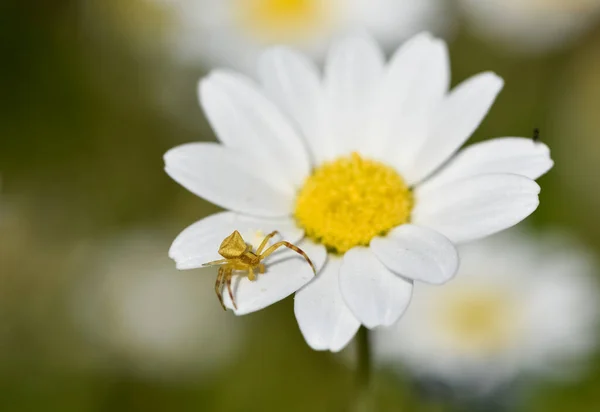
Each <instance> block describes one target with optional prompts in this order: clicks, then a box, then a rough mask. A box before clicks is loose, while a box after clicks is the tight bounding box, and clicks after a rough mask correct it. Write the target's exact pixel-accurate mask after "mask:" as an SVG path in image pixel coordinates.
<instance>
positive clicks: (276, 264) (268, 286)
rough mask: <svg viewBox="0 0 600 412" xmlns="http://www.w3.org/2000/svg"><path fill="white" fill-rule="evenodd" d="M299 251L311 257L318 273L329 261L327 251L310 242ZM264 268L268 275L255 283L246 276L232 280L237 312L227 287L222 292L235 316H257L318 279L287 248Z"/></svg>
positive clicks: (259, 277)
mask: <svg viewBox="0 0 600 412" xmlns="http://www.w3.org/2000/svg"><path fill="white" fill-rule="evenodd" d="M298 247H300V248H301V249H302V250H303V251H304V252H305V253H306V254H307V255H308V257H309V258H310V260H311V261H312V262H313V264H314V265H315V267H316V268H317V271H318V270H320V269H321V267H322V266H323V264H324V263H325V260H326V258H327V251H326V250H325V247H323V246H321V245H316V244H314V243H312V242H308V241H307V242H302V243H300V244H298ZM264 264H265V265H266V267H267V271H266V272H265V273H262V274H258V275H257V278H256V280H255V281H253V282H252V281H250V280H248V278H247V277H245V276H234V278H233V279H232V291H233V297H234V299H235V302H236V304H237V309H234V307H233V304H232V303H231V299H230V297H229V293H228V292H227V287H225V288H224V289H223V303H224V304H225V306H226V307H227V308H229V309H231V310H233V311H234V312H235V314H236V315H246V314H248V313H251V312H256V311H257V310H260V309H264V308H266V307H267V306H269V305H272V304H273V303H275V302H279V301H280V300H282V299H285V298H286V297H288V296H289V295H291V294H292V293H294V292H296V291H297V290H298V289H300V288H301V287H302V286H304V285H306V284H307V283H308V282H310V281H311V280H313V279H314V277H315V275H314V273H313V271H312V269H311V267H310V265H309V264H308V263H307V262H306V260H305V259H304V258H303V257H302V256H300V255H299V254H298V253H296V252H294V251H292V250H290V249H287V248H281V249H280V250H279V251H277V252H275V253H274V254H273V255H272V256H271V257H268V258H267V259H265V260H264ZM317 273H318V272H317Z"/></svg>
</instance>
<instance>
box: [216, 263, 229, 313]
mask: <svg viewBox="0 0 600 412" xmlns="http://www.w3.org/2000/svg"><path fill="white" fill-rule="evenodd" d="M224 273H225V271H224V269H223V267H220V268H219V274H218V275H217V282H216V283H215V292H216V293H217V298H219V303H221V306H222V307H223V310H227V308H226V307H225V305H224V304H223V296H222V286H223V275H224Z"/></svg>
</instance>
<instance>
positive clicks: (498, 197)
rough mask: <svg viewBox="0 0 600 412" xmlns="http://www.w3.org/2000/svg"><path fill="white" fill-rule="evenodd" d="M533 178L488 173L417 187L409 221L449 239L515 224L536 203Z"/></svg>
mask: <svg viewBox="0 0 600 412" xmlns="http://www.w3.org/2000/svg"><path fill="white" fill-rule="evenodd" d="M539 192H540V187H539V186H538V185H537V183H535V182H534V181H533V180H531V179H529V178H527V177H523V176H518V175H509V174H489V175H482V176H475V177H471V178H467V179H462V180H458V181H454V182H451V183H448V184H445V185H441V186H440V187H431V188H428V187H423V188H421V187H418V188H417V190H416V191H415V208H414V209H413V213H412V222H413V223H415V224H417V225H421V226H426V227H429V228H432V229H434V230H436V231H438V232H440V233H442V234H443V235H445V236H446V237H448V238H449V239H450V240H451V241H452V242H454V243H457V242H467V241H470V240H474V239H478V238H482V237H485V236H488V235H491V234H493V233H496V232H499V231H501V230H504V229H507V228H509V227H511V226H514V225H516V224H517V223H519V222H520V221H521V220H523V219H525V218H526V217H527V216H529V215H530V214H531V213H533V211H534V210H535V209H536V208H537V206H538V204H539V200H538V194H539Z"/></svg>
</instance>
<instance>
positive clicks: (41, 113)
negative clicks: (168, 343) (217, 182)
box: [0, 0, 600, 412]
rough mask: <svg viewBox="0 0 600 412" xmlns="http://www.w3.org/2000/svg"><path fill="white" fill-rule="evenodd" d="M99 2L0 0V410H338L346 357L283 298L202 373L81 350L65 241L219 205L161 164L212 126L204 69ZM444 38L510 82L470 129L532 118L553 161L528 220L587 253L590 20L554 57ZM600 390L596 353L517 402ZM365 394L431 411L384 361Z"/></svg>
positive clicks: (591, 227)
mask: <svg viewBox="0 0 600 412" xmlns="http://www.w3.org/2000/svg"><path fill="white" fill-rule="evenodd" d="M111 4H113V3H110V2H108V3H106V7H104V8H103V10H104V12H103V13H101V14H100V15H94V16H92V17H93V19H92V20H89V19H87V20H86V19H83V20H82V19H81V18H80V17H81V15H82V8H83V7H84V6H85V3H80V2H75V1H74V0H55V1H53V2H44V1H41V0H4V1H3V2H2V4H1V5H0V38H2V39H3V41H2V43H1V44H2V45H1V46H0V47H1V49H0V52H1V55H2V65H1V66H0V71H1V76H0V85H1V88H0V90H2V99H0V171H1V176H2V194H1V196H0V199H2V203H3V204H6V205H8V207H9V208H12V209H18V211H19V212H18V216H19V219H18V221H17V222H12V223H10V224H8V225H7V226H1V227H2V230H0V258H1V261H0V263H1V267H0V410H2V411H4V412H12V411H19V412H22V411H41V410H43V411H47V412H51V411H60V412H69V411H73V412H75V411H77V412H82V411H90V412H91V411H138V410H139V411H142V410H151V411H172V410H175V411H216V410H222V411H246V410H261V411H268V410H272V411H304V410H311V411H313V412H317V411H332V410H344V405H346V402H347V400H348V399H349V396H350V394H351V393H352V391H353V376H352V370H350V369H349V368H348V367H347V363H346V362H340V360H339V359H338V358H336V357H334V356H332V355H331V354H327V353H317V352H314V351H312V350H310V349H309V348H308V346H307V345H306V344H305V343H304V341H303V340H302V337H301V335H300V333H299V331H298V329H297V325H296V323H295V320H294V318H293V316H292V304H291V300H290V299H288V300H287V301H285V302H282V303H280V304H278V305H275V306H274V307H271V308H269V309H267V310H265V311H262V312H261V313H257V314H255V315H252V316H251V318H252V320H251V324H252V329H251V330H252V332H251V334H250V335H249V336H248V338H247V341H245V342H243V343H242V344H243V349H242V355H241V356H240V357H239V359H237V360H236V362H235V363H234V364H233V366H229V367H227V368H226V369H224V370H223V371H222V373H220V374H219V375H218V376H216V377H215V378H214V379H212V380H210V381H205V380H204V379H201V378H200V377H197V378H196V377H191V378H190V377H188V378H187V379H186V380H181V381H177V380H175V381H170V380H165V381H161V380H151V379H144V378H139V377H136V375H135V374H131V373H127V372H124V371H122V370H110V369H109V370H105V371H102V372H97V371H90V370H89V368H85V367H83V366H82V365H84V364H85V363H86V362H85V359H83V358H84V356H85V355H84V354H85V353H89V348H87V349H86V350H83V349H82V348H84V347H85V346H86V342H85V341H83V340H82V339H81V338H80V337H78V336H77V334H76V333H75V331H74V328H73V325H72V324H71V323H70V321H69V319H70V318H69V316H68V311H69V305H67V304H66V296H67V293H68V290H69V285H70V284H71V283H72V282H74V279H75V278H76V276H77V274H76V273H71V272H70V271H69V269H68V267H67V263H66V262H67V260H68V256H69V254H70V253H71V251H72V250H73V248H75V247H76V245H77V243H78V242H79V241H80V240H81V239H93V238H97V237H100V236H104V235H108V234H111V233H114V232H118V231H122V230H127V229H134V228H137V227H143V226H148V225H152V226H160V227H163V228H166V230H167V231H168V232H169V233H170V234H172V236H173V237H174V236H175V235H176V234H177V233H178V232H179V230H181V229H182V228H183V227H185V226H186V225H187V224H190V223H191V222H193V221H195V220H197V219H199V218H200V217H202V216H205V215H207V214H210V213H213V212H214V211H216V210H217V209H216V207H214V206H212V205H210V204H208V203H207V202H205V201H203V200H201V199H199V198H197V197H195V196H193V195H191V194H190V193H188V192H187V191H185V190H183V189H182V188H180V187H179V186H178V185H177V184H175V183H174V182H172V181H171V180H170V179H169V178H168V177H167V176H166V175H165V174H164V172H163V170H162V169H163V164H162V155H163V153H164V152H165V151H166V150H167V149H169V148H170V147H172V146H175V145H177V144H180V143H184V142H189V141H194V140H212V139H214V137H213V134H212V132H211V131H210V129H209V128H208V126H207V124H206V121H205V119H204V118H203V116H202V114H201V111H200V109H199V108H197V103H196V97H195V84H196V81H197V78H199V77H200V76H201V75H202V74H203V72H202V71H201V70H200V69H194V68H180V67H176V66H173V65H172V64H170V63H169V61H168V59H166V57H165V56H163V55H161V53H160V52H157V51H151V50H141V51H140V50H139V49H137V48H136V44H135V42H132V41H130V39H131V30H133V29H134V28H132V27H127V25H128V24H129V23H132V22H131V21H129V20H125V21H122V20H119V19H118V18H116V17H115V15H114V14H111ZM113 5H114V4H113ZM90 26H93V27H90ZM450 49H451V58H452V72H453V82H454V83H458V82H460V81H462V80H464V79H465V78H467V77H468V76H470V75H472V74H475V73H477V72H480V71H483V70H494V71H496V72H497V73H498V74H499V75H500V76H502V77H503V78H504V79H505V82H506V86H505V89H504V91H503V93H502V94H501V96H500V98H499V99H498V101H497V103H496V105H495V106H494V108H493V110H492V111H491V113H490V115H489V116H488V117H487V119H486V120H485V121H484V123H483V124H482V126H481V127H480V128H479V130H478V131H477V132H476V135H475V136H474V138H473V139H472V141H477V140H482V139H486V138H489V137H495V136H500V135H514V136H529V135H531V134H532V130H533V128H535V127H539V128H540V130H541V138H542V140H544V141H545V142H546V143H548V144H549V145H550V147H551V148H554V152H553V157H554V159H555V160H556V162H557V164H556V167H555V169H554V170H553V171H552V172H551V173H550V174H548V175H547V176H546V177H544V178H543V179H541V182H540V183H541V186H542V187H543V191H542V196H541V204H542V206H541V207H540V209H539V210H538V211H537V212H536V213H535V215H534V216H533V217H532V218H530V219H529V220H530V221H531V222H532V223H533V224H535V225H537V226H545V225H550V226H561V227H567V228H570V229H572V230H573V231H574V232H575V233H576V234H577V235H579V236H580V237H581V238H582V239H583V240H584V241H586V242H587V243H588V244H589V245H590V246H592V247H593V248H594V250H595V251H597V252H600V219H598V217H597V210H598V207H599V206H600V191H599V190H598V188H599V187H598V184H597V182H596V176H597V173H598V169H597V165H598V164H599V162H600V144H599V143H598V142H599V141H598V137H599V136H600V118H599V116H598V114H597V113H598V109H597V108H598V104H599V103H600V86H599V84H600V70H599V69H600V53H599V52H598V50H600V30H596V31H595V32H593V33H592V34H590V35H588V36H587V37H585V38H584V39H583V40H582V41H581V42H579V43H578V44H576V45H575V46H574V47H572V48H571V49H569V50H566V51H563V52H560V53H555V54H553V55H549V56H539V57H530V56H523V55H519V56H516V55H512V54H510V53H508V52H499V51H497V50H495V49H494V48H490V47H489V46H488V45H487V44H485V43H483V42H481V41H479V40H478V39H477V38H475V37H474V36H472V35H470V34H469V33H468V32H466V31H465V30H459V33H458V36H457V38H456V39H455V40H454V41H453V42H452V43H451V44H450ZM165 96H167V97H165ZM165 99H166V100H165ZM167 103H168V104H167ZM166 106H168V107H169V109H166V108H165V107H166ZM594 139H595V140H594ZM3 213H4V214H6V213H5V211H3V210H2V209H0V217H1V216H2V215H3ZM165 253H166V250H165ZM229 315H230V314H223V315H222V316H229ZM599 389H600V359H599V358H596V359H595V360H594V361H593V362H592V361H590V371H589V374H588V375H587V376H586V378H585V379H584V380H583V381H578V382H571V383H554V384H551V383H541V384H539V385H538V386H537V387H536V391H535V393H534V395H533V396H531V397H529V398H528V402H527V408H526V410H528V411H564V410H569V411H586V412H587V411H591V410H600V390H599ZM375 393H376V397H377V410H382V411H387V410H390V411H393V410H403V411H413V410H414V411H436V410H443V409H442V408H441V407H440V406H439V405H436V404H426V403H423V402H420V401H419V400H418V399H416V395H415V393H414V392H413V391H411V390H410V386H409V385H407V384H406V382H401V381H398V380H396V379H395V378H392V377H390V376H387V375H385V374H381V375H378V376H377V377H376V388H375Z"/></svg>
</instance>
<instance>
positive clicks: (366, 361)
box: [356, 326, 372, 393]
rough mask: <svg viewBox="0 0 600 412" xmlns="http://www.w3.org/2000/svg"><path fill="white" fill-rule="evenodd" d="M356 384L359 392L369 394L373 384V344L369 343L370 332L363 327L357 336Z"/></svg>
mask: <svg viewBox="0 0 600 412" xmlns="http://www.w3.org/2000/svg"><path fill="white" fill-rule="evenodd" d="M356 344H357V345H356V346H357V348H356V349H357V350H356V352H357V353H356V355H357V368H356V378H357V380H356V383H357V390H358V392H359V393H360V392H363V393H364V392H367V391H368V388H369V385H370V383H371V366H372V365H371V342H370V341H369V330H368V329H367V328H365V327H364V326H361V327H360V329H359V330H358V334H357V336H356Z"/></svg>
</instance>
